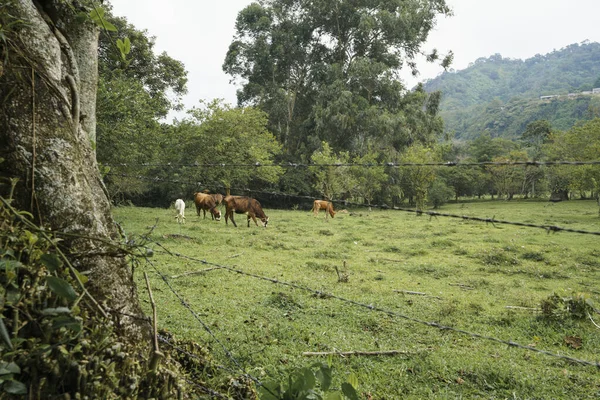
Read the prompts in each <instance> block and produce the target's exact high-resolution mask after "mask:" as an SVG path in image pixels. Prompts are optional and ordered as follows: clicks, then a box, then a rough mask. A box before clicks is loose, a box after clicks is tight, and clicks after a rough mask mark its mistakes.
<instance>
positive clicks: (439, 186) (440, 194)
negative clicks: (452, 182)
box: [428, 177, 454, 208]
mask: <svg viewBox="0 0 600 400" xmlns="http://www.w3.org/2000/svg"><path fill="white" fill-rule="evenodd" d="M453 196H454V190H452V188H451V187H450V186H448V185H447V184H446V182H445V181H444V179H442V178H440V177H437V178H436V179H435V180H434V181H433V183H432V184H431V187H430V188H429V192H428V198H429V201H430V202H431V204H432V205H433V208H440V207H441V206H443V205H444V204H446V203H447V202H448V200H450V199H451V198H452V197H453Z"/></svg>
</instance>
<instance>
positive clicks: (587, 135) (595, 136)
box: [544, 118, 600, 194]
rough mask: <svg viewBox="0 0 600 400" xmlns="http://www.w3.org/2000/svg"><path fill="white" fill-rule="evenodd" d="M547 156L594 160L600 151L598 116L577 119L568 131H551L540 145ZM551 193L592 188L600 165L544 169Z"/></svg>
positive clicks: (598, 179)
mask: <svg viewBox="0 0 600 400" xmlns="http://www.w3.org/2000/svg"><path fill="white" fill-rule="evenodd" d="M544 153H545V154H546V155H547V157H548V159H549V160H565V161H594V160H597V159H598V155H599V154H600V118H596V119H593V120H591V121H588V122H586V123H581V124H579V125H577V126H575V127H573V128H572V129H570V130H569V131H566V132H555V133H553V134H551V135H550V136H549V138H548V140H547V143H546V144H545V145H544ZM548 177H549V178H548V179H549V181H550V182H551V189H552V193H555V194H556V193H564V192H567V191H579V192H584V191H592V192H594V191H596V190H597V189H596V182H600V167H599V166H597V165H585V166H578V167H573V166H563V165H559V166H554V167H552V168H549V169H548Z"/></svg>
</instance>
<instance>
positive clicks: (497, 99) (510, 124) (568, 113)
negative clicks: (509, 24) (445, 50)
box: [424, 42, 600, 139]
mask: <svg viewBox="0 0 600 400" xmlns="http://www.w3.org/2000/svg"><path fill="white" fill-rule="evenodd" d="M599 86H600V43H588V42H584V43H581V44H572V45H569V46H567V47H565V48H563V49H560V50H556V51H553V52H552V53H549V54H546V55H539V54H538V55H536V56H534V57H532V58H529V59H527V60H516V59H510V58H503V57H502V56H501V55H500V54H495V55H493V56H491V57H489V58H479V59H477V60H476V61H475V62H474V63H472V64H471V65H469V67H468V68H466V69H463V70H459V71H448V72H445V73H443V74H442V75H440V76H438V77H436V78H435V79H431V80H429V81H427V82H426V83H425V85H424V87H425V90H427V91H428V92H431V91H436V90H440V91H441V92H442V101H441V105H440V109H441V112H440V114H441V115H442V117H443V118H444V122H445V130H446V132H447V133H452V134H455V136H456V137H457V138H459V139H473V138H475V137H477V136H479V135H480V134H481V133H482V132H483V131H485V130H488V131H489V132H490V134H491V136H492V137H497V136H499V137H505V138H516V137H520V136H521V134H522V132H523V130H524V129H525V126H526V125H527V124H528V123H529V122H532V121H536V120H539V119H546V120H548V121H550V123H551V124H552V126H553V127H554V128H555V129H560V130H565V129H569V128H570V127H572V126H573V125H574V124H575V123H576V122H577V121H579V120H586V119H591V118H594V117H596V116H600V94H591V93H584V92H589V91H591V90H592V89H593V88H595V87H599ZM569 94H571V95H569ZM574 94H578V95H574ZM542 96H556V97H552V98H550V99H541V98H540V97H542Z"/></svg>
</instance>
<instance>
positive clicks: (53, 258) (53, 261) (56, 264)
mask: <svg viewBox="0 0 600 400" xmlns="http://www.w3.org/2000/svg"><path fill="white" fill-rule="evenodd" d="M40 262H41V263H42V264H43V265H44V266H45V267H46V268H47V269H48V271H50V272H56V271H57V270H58V269H59V268H60V267H62V265H63V262H62V260H61V259H60V258H58V256H57V255H56V254H51V253H46V254H42V256H41V257H40Z"/></svg>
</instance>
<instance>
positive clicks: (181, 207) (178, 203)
mask: <svg viewBox="0 0 600 400" xmlns="http://www.w3.org/2000/svg"><path fill="white" fill-rule="evenodd" d="M175 209H176V210H177V216H176V217H175V218H177V223H178V224H185V201H183V200H181V199H177V200H175Z"/></svg>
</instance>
